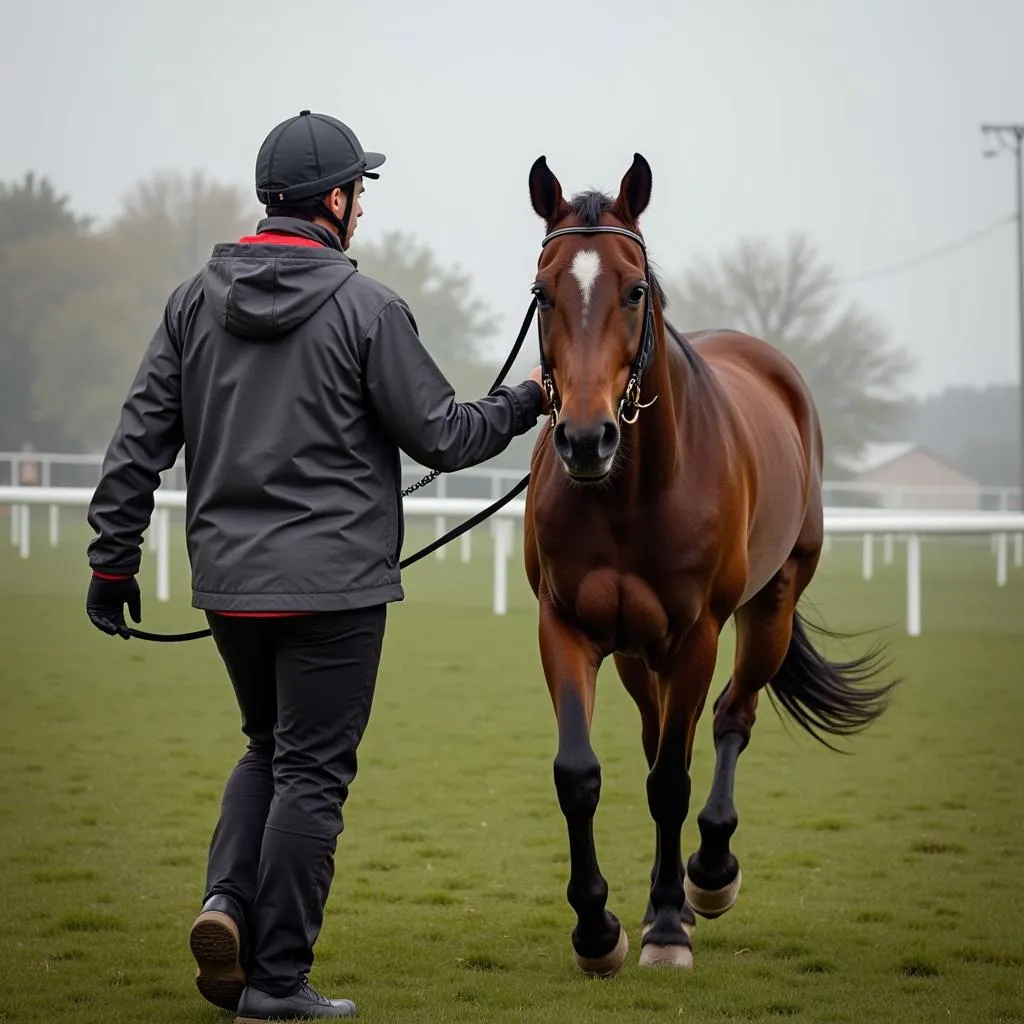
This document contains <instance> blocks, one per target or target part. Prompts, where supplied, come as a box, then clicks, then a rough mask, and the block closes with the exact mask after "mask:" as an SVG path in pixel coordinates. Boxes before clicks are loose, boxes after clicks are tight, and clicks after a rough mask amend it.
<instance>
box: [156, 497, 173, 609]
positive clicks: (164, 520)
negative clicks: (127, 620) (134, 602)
mask: <svg viewBox="0 0 1024 1024" xmlns="http://www.w3.org/2000/svg"><path fill="white" fill-rule="evenodd" d="M153 525H154V526H155V527H156V599H157V600H158V601H169V600H170V599H171V522H170V513H169V512H168V511H167V509H165V508H161V509H158V510H157V513H156V516H155V517H154V519H153Z"/></svg>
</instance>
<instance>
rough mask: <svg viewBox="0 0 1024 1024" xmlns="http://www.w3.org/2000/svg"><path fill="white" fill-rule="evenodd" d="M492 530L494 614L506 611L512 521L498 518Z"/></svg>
mask: <svg viewBox="0 0 1024 1024" xmlns="http://www.w3.org/2000/svg"><path fill="white" fill-rule="evenodd" d="M494 525H495V530H494V614H495V615H504V614H506V612H508V556H509V553H510V552H511V550H512V537H511V533H512V523H511V522H509V520H507V519H499V520H498V521H497V523H495V524H494Z"/></svg>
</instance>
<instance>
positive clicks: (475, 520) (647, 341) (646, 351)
mask: <svg viewBox="0 0 1024 1024" xmlns="http://www.w3.org/2000/svg"><path fill="white" fill-rule="evenodd" d="M600 233H604V234H615V235H623V236H625V237H626V238H631V239H632V240H633V241H634V242H636V243H637V245H639V246H640V249H641V251H642V252H643V254H644V281H645V282H646V284H645V290H646V293H647V294H646V295H645V296H644V323H643V328H642V333H641V335H640V346H639V348H638V349H637V352H636V355H635V356H634V357H633V363H632V365H631V366H630V368H629V379H628V380H627V381H626V387H625V390H624V391H623V394H622V397H621V398H620V399H619V411H618V416H619V421H620V422H622V423H628V424H633V423H636V421H637V417H638V416H639V415H640V410H641V409H646V408H648V407H649V406H651V405H653V404H654V402H655V400H656V399H657V396H655V397H654V398H652V399H651V401H649V402H645V403H641V401H640V382H641V380H642V379H643V375H644V371H645V370H646V369H647V367H648V366H649V365H650V362H651V356H652V354H653V351H654V309H653V306H652V304H651V289H652V287H653V284H652V281H651V269H650V266H649V264H648V262H647V246H646V245H645V244H644V240H643V239H642V238H641V237H640V236H639V235H638V234H636V233H635V232H633V231H627V230H626V228H617V227H614V226H612V225H601V226H598V227H593V228H588V227H572V228H560V229H559V230H557V231H552V232H550V233H549V234H548V235H545V237H544V238H543V240H542V241H541V248H542V249H543V248H544V246H545V245H547V244H548V242H550V241H551V240H552V239H553V238H560V237H561V236H563V235H594V234H600ZM536 311H537V289H536V286H535V287H534V295H533V301H532V302H531V303H530V306H529V308H528V309H527V311H526V316H525V317H524V318H523V324H522V326H521V327H520V328H519V336H518V337H517V338H516V340H515V344H514V345H513V346H512V351H511V352H510V353H509V355H508V358H507V359H506V360H505V365H504V366H502V368H501V372H500V373H499V374H498V376H497V377H496V378H495V380H494V383H493V384H492V385H491V387H490V391H488V394H493V393H494V391H495V390H496V389H497V388H498V386H499V385H500V384H501V383H502V382H503V381H504V380H505V377H506V376H508V372H509V370H511V369H512V364H513V363H514V362H515V361H516V357H517V356H518V355H519V352H520V350H521V349H522V347H523V342H524V341H525V340H526V335H527V333H528V332H529V330H530V324H531V323H533V317H534V314H535V313H536ZM537 339H538V343H539V345H540V365H541V379H542V381H543V387H544V390H545V391H546V392H547V396H548V403H549V405H550V407H551V418H552V422H553V423H557V422H558V393H557V391H556V390H555V381H554V377H553V376H552V374H551V367H550V366H549V365H548V362H547V360H546V359H545V357H544V339H543V336H542V332H541V326H540V319H539V318H538V320H537ZM440 475H441V471H440V470H433V471H432V472H430V473H428V474H427V475H426V476H425V477H423V479H422V480H419V481H418V482H417V483H415V484H413V485H412V486H411V487H407V488H406V489H405V490H404V491H402V497H403V498H405V497H408V496H409V495H410V494H412V493H413V492H414V491H417V490H419V489H420V488H421V487H424V486H426V484H428V483H430V482H431V481H432V480H434V479H435V478H436V477H438V476H440ZM529 482H530V474H529V473H527V474H526V476H524V477H523V479H522V480H520V481H519V483H517V484H516V485H515V487H513V488H512V490H510V491H509V492H508V493H507V494H505V495H503V496H502V497H500V498H499V499H498V500H497V501H495V502H493V503H492V504H490V505H488V506H487V508H485V509H482V510H481V511H479V512H477V513H476V515H474V516H471V517H470V518H469V519H467V520H466V521H465V522H464V523H460V524H459V525H458V526H456V527H455V529H453V530H449V531H448V533H446V534H445V535H444V536H443V537H438V538H437V539H436V540H434V541H432V542H431V543H430V544H428V545H427V546H426V547H424V548H421V549H420V550H419V551H417V552H416V553H415V554H412V555H409V556H408V557H407V558H403V559H402V560H401V561H400V562H399V563H398V565H399V568H401V569H406V568H408V567H409V566H410V565H413V564H414V563H415V562H418V561H419V560H420V559H421V558H426V556H427V555H429V554H430V553H431V552H433V551H436V550H437V549H438V548H440V547H444V545H445V544H449V543H451V541H453V540H455V539H456V538H458V537H461V536H462V534H464V533H466V531H467V530H472V529H473V527H475V526H479V525H480V523H482V522H484V520H486V519H488V518H490V516H492V515H493V514H494V513H495V512H497V511H498V510H499V509H500V508H503V507H504V506H505V505H507V504H508V503H509V502H510V501H511V500H512V499H513V498H514V497H516V495H518V494H521V493H522V492H523V491H525V490H526V487H527V485H528V484H529ZM128 633H129V635H130V636H133V637H135V638H136V639H138V640H151V641H154V642H156V643H181V642H182V641H186V640H200V639H202V638H203V637H207V636H210V635H211V633H212V631H211V630H209V629H199V630H195V631H194V632H191V633H148V632H146V631H145V630H141V629H132V628H131V627H130V626H129V627H128Z"/></svg>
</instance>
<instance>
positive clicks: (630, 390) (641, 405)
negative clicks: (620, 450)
mask: <svg viewBox="0 0 1024 1024" xmlns="http://www.w3.org/2000/svg"><path fill="white" fill-rule="evenodd" d="M597 234H606V235H622V236H624V237H625V238H630V239H632V240H633V241H634V242H636V244H637V245H639V246H640V251H641V252H642V253H643V254H644V281H645V282H646V284H647V289H646V291H647V294H646V296H645V297H644V324H643V328H642V329H641V330H642V333H641V335H640V347H639V348H638V349H637V352H636V355H635V356H634V358H633V363H632V365H631V366H630V368H629V379H628V380H627V381H626V389H625V391H624V392H623V394H622V397H621V398H620V399H619V412H618V418H619V422H620V423H628V424H630V425H632V424H633V423H636V421H637V418H638V417H639V416H640V410H641V409H647V408H649V407H650V406H652V405H654V403H655V402H656V401H657V399H658V396H657V395H655V396H654V398H652V399H651V400H650V401H649V402H641V401H640V381H641V380H642V379H643V375H644V371H645V370H646V369H647V367H648V366H649V365H650V362H651V355H652V353H653V351H654V307H653V306H652V304H651V289H652V283H651V268H650V265H649V263H648V262H647V246H646V245H645V243H644V240H643V239H642V238H641V237H640V236H639V235H638V234H636V232H634V231H628V230H626V228H617V227H614V226H613V225H610V224H602V225H599V226H597V227H592V228H587V227H572V228H559V230H557V231H552V232H551V233H550V234H548V235H546V236H545V237H544V238H543V240H542V241H541V243H540V246H541V248H542V249H543V248H544V246H546V245H547V244H548V242H550V241H551V240H552V239H554V238H560V237H561V236H562V235H597ZM534 302H536V298H535V299H534ZM537 337H538V340H539V342H540V369H541V379H542V380H543V384H544V390H545V391H546V392H547V396H548V403H549V404H550V406H551V422H552V424H555V423H557V422H558V411H559V403H558V392H557V391H556V390H555V379H554V377H553V376H552V374H551V367H550V366H548V362H547V359H545V358H544V338H543V335H542V332H541V326H540V317H539V316H538V317H537Z"/></svg>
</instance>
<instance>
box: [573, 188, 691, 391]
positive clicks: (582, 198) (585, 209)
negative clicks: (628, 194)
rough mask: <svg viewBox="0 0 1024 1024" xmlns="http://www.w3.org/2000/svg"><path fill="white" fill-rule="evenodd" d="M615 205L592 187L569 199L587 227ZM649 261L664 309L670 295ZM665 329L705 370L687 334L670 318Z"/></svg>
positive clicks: (596, 223)
mask: <svg viewBox="0 0 1024 1024" xmlns="http://www.w3.org/2000/svg"><path fill="white" fill-rule="evenodd" d="M614 205H615V200H614V199H613V198H612V197H611V196H609V195H607V194H605V193H604V192H598V191H597V190H595V189H591V190H590V191H587V192H578V193H577V194H576V195H574V196H573V197H572V198H571V199H570V200H569V209H571V210H572V212H573V214H575V216H576V219H577V220H578V221H579V222H580V225H581V226H582V227H585V228H596V227H597V226H598V225H599V224H600V223H601V218H602V217H603V216H604V215H605V214H606V213H607V212H608V211H609V210H610V209H611V208H612V207H613V206H614ZM647 263H648V267H649V268H650V272H651V286H652V287H653V288H654V290H655V293H656V294H657V296H658V302H659V303H660V304H661V308H662V309H663V310H664V309H665V308H666V307H667V306H668V295H667V294H666V293H665V289H664V288H663V287H662V284H661V280H660V279H659V277H658V275H657V273H655V270H654V267H653V266H652V265H651V261H650V257H648V261H647ZM665 329H666V330H667V331H668V333H669V336H670V337H672V338H673V339H674V340H675V341H676V342H677V344H678V345H679V347H680V348H681V349H682V350H683V355H684V356H685V357H686V360H687V362H688V363H689V364H690V366H691V367H692V368H693V369H694V370H697V371H698V372H699V371H701V370H703V369H704V361H703V360H702V359H701V358H700V356H699V355H697V352H696V350H695V349H694V347H693V346H692V345H691V344H690V342H689V341H688V340H687V338H686V336H685V335H684V334H682V333H681V332H680V331H678V330H676V328H675V327H673V326H672V324H670V323H669V322H668V320H665Z"/></svg>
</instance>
